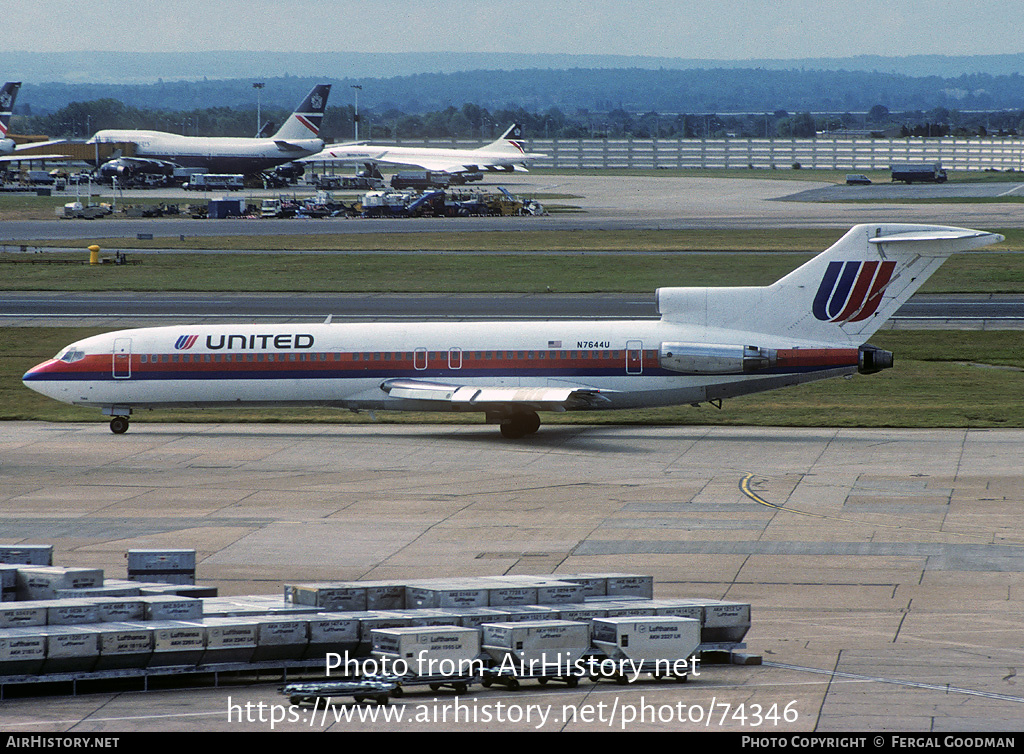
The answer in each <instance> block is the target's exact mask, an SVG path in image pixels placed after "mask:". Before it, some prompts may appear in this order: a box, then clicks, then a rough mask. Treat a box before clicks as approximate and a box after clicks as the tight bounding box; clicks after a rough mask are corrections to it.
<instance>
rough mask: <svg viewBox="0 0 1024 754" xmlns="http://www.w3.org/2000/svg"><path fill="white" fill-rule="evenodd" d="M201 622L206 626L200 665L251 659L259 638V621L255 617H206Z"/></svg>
mask: <svg viewBox="0 0 1024 754" xmlns="http://www.w3.org/2000/svg"><path fill="white" fill-rule="evenodd" d="M202 624H203V625H204V626H206V651H205V652H204V653H203V656H202V658H201V659H200V661H199V664H200V665H218V664H222V663H235V662H249V661H250V660H252V656H253V654H255V653H256V642H257V640H258V638H259V623H258V622H257V621H256V619H255V618H244V617H225V618H220V617H212V618H210V617H207V618H203V620H202Z"/></svg>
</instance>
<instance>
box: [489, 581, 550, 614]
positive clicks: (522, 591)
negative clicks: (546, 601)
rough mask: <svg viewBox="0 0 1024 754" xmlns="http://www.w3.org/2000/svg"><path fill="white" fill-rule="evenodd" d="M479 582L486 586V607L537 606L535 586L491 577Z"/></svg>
mask: <svg viewBox="0 0 1024 754" xmlns="http://www.w3.org/2000/svg"><path fill="white" fill-rule="evenodd" d="M481 581H483V582H485V583H487V585H488V586H487V605H488V607H513V606H516V605H536V604H537V587H535V586H530V585H528V584H524V583H522V582H516V581H505V580H503V579H499V578H491V577H484V578H483V579H481Z"/></svg>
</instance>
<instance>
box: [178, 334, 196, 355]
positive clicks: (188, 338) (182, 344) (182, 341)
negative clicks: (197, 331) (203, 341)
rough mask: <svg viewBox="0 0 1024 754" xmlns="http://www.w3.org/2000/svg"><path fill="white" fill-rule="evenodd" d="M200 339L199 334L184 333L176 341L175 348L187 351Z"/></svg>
mask: <svg viewBox="0 0 1024 754" xmlns="http://www.w3.org/2000/svg"><path fill="white" fill-rule="evenodd" d="M198 339H199V336H198V335H182V336H181V337H180V338H178V339H177V340H176V341H175V342H174V349H175V350H176V351H187V350H188V349H190V348H191V347H192V346H194V345H195V344H196V341H197V340H198Z"/></svg>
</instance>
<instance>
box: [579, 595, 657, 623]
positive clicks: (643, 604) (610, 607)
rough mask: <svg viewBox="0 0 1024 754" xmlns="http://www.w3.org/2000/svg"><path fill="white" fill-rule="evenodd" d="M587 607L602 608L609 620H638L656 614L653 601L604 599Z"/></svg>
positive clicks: (590, 603) (595, 601)
mask: <svg viewBox="0 0 1024 754" xmlns="http://www.w3.org/2000/svg"><path fill="white" fill-rule="evenodd" d="M587 605H588V606H596V607H600V608H601V609H602V610H604V611H605V613H606V614H607V616H608V617H609V618H614V617H624V618H629V617H634V618H638V617H641V616H645V615H654V614H655V609H654V605H653V604H651V600H616V599H604V600H594V601H592V602H588V603H587Z"/></svg>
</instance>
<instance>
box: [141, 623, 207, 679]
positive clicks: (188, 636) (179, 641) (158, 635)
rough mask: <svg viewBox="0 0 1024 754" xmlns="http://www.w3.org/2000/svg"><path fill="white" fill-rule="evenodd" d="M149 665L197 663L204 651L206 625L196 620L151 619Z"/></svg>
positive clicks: (186, 664) (189, 664)
mask: <svg viewBox="0 0 1024 754" xmlns="http://www.w3.org/2000/svg"><path fill="white" fill-rule="evenodd" d="M151 627H152V629H153V655H152V657H150V659H149V667H151V668H153V667H167V666H175V665H182V666H193V665H198V664H199V662H200V660H202V658H203V655H204V654H205V652H206V626H204V625H203V624H202V623H201V622H198V621H180V620H167V621H153V623H152V625H151Z"/></svg>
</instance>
